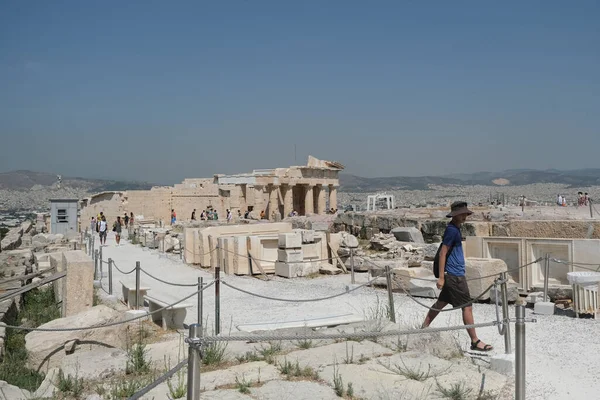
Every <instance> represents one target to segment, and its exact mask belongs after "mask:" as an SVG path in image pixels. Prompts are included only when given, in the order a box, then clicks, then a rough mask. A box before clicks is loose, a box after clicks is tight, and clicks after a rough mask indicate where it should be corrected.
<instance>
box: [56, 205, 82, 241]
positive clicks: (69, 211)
mask: <svg viewBox="0 0 600 400" xmlns="http://www.w3.org/2000/svg"><path fill="white" fill-rule="evenodd" d="M78 203H79V200H77V199H51V200H50V233H53V234H56V233H61V234H63V235H65V236H68V235H74V234H76V233H77V206H78Z"/></svg>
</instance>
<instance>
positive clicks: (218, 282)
mask: <svg viewBox="0 0 600 400" xmlns="http://www.w3.org/2000/svg"><path fill="white" fill-rule="evenodd" d="M220 332H221V267H220V266H219V265H217V266H216V267H215V335H218V334H219V333H220Z"/></svg>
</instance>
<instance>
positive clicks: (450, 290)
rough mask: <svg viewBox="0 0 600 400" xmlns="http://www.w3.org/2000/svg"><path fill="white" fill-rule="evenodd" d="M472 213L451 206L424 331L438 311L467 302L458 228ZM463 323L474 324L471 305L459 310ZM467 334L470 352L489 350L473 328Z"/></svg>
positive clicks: (460, 204)
mask: <svg viewBox="0 0 600 400" xmlns="http://www.w3.org/2000/svg"><path fill="white" fill-rule="evenodd" d="M471 214H473V212H472V211H471V210H469V209H468V208H467V203H466V202H464V201H457V202H454V203H452V206H451V209H450V214H448V215H447V217H448V218H452V221H450V223H449V224H448V226H447V227H446V231H445V232H444V238H443V240H442V246H441V249H440V254H439V257H440V258H439V279H438V281H437V287H438V289H441V292H440V296H439V297H438V300H437V301H436V302H435V304H434V305H433V306H432V309H431V310H429V312H428V313H427V317H425V321H424V322H423V325H422V327H423V328H427V327H428V326H429V325H430V324H431V323H432V322H433V320H434V319H435V317H437V315H438V314H439V313H440V311H441V310H442V309H443V308H444V307H446V306H447V305H448V304H451V305H452V306H453V307H458V306H462V305H464V304H467V303H469V302H470V301H471V294H470V293H469V286H468V285H467V280H466V278H465V269H466V263H465V256H464V253H463V248H462V236H461V234H460V226H461V225H462V224H463V223H464V222H465V221H466V220H467V216H469V215H471ZM462 315H463V322H464V324H465V325H472V324H474V320H473V306H472V304H469V305H468V306H466V307H464V308H463V309H462ZM467 333H468V334H469V337H470V338H471V350H478V351H490V350H492V349H493V348H492V346H490V345H489V344H485V343H483V342H482V341H481V340H479V338H478V337H477V333H476V332H475V328H468V329H467Z"/></svg>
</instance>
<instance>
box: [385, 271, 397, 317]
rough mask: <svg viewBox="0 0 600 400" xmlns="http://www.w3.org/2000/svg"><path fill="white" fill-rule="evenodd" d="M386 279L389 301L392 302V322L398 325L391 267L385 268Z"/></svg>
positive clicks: (390, 310)
mask: <svg viewBox="0 0 600 400" xmlns="http://www.w3.org/2000/svg"><path fill="white" fill-rule="evenodd" d="M385 278H386V280H387V291H388V300H389V302H390V309H389V312H390V320H391V321H392V322H393V323H396V310H395V308H394V295H393V293H392V275H391V273H390V266H389V265H386V266H385Z"/></svg>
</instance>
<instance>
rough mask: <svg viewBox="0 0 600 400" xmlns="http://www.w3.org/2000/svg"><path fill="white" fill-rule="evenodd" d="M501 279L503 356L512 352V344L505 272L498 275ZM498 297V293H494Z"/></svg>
mask: <svg viewBox="0 0 600 400" xmlns="http://www.w3.org/2000/svg"><path fill="white" fill-rule="evenodd" d="M500 279H502V285H500V291H501V293H502V319H503V320H504V322H503V325H502V326H503V327H504V354H510V353H511V352H512V343H511V342H510V322H509V316H508V289H507V282H508V275H507V273H506V272H503V273H502V274H500ZM496 295H498V293H496Z"/></svg>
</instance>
